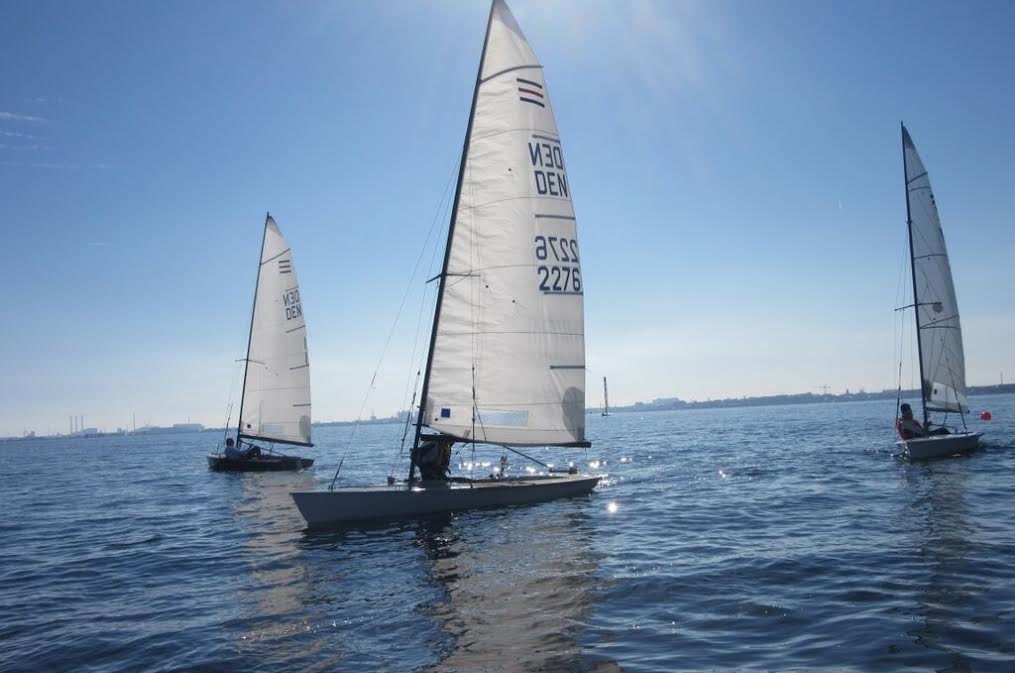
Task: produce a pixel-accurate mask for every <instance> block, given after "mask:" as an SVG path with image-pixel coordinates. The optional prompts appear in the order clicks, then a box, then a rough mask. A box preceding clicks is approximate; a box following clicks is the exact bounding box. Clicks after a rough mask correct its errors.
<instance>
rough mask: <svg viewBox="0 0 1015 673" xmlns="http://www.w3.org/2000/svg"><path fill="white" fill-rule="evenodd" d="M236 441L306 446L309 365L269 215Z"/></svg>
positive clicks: (292, 285) (291, 274) (286, 263)
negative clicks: (248, 440) (263, 441)
mask: <svg viewBox="0 0 1015 673" xmlns="http://www.w3.org/2000/svg"><path fill="white" fill-rule="evenodd" d="M239 436H240V437H245V438H248V439H262V440H267V441H272V442H282V443H287V444H304V445H308V446H309V445H310V362H309V360H308V359H307V337H306V324H305V323H304V319H303V304H302V303H301V302H300V288H299V282H298V281H297V279H296V266H295V264H294V263H293V258H292V252H291V251H290V249H289V245H288V244H287V243H286V241H285V238H283V236H282V232H281V231H279V229H278V225H276V224H275V220H274V219H272V217H271V216H270V215H269V216H268V217H267V220H266V221H265V224H264V241H263V243H262V244H261V265H260V267H259V269H258V273H257V289H256V291H255V294H254V312H253V316H252V317H251V323H250V343H249V345H248V347H247V360H246V371H245V373H244V376H243V402H242V404H241V407H240V425H239Z"/></svg>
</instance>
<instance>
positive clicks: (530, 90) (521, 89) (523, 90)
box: [518, 87, 543, 98]
mask: <svg viewBox="0 0 1015 673" xmlns="http://www.w3.org/2000/svg"><path fill="white" fill-rule="evenodd" d="M518 90H519V91H521V92H522V93H527V94H529V95H530V96H539V97H540V98H542V97H543V94H541V93H539V92H538V91H533V90H532V89H523V88H521V87H518Z"/></svg>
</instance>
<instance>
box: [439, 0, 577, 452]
mask: <svg viewBox="0 0 1015 673" xmlns="http://www.w3.org/2000/svg"><path fill="white" fill-rule="evenodd" d="M460 172H461V175H460V186H459V189H458V191H457V192H456V201H455V207H454V212H453V214H452V218H453V220H452V222H453V227H451V230H452V231H451V233H450V235H449V242H448V249H447V253H446V262H445V268H444V270H443V272H442V288H441V293H440V303H439V307H438V310H437V312H436V314H435V325H434V332H433V334H434V336H433V340H432V350H431V355H430V359H429V362H428V377H427V380H426V381H425V384H424V388H425V397H424V399H423V400H422V407H421V414H420V424H421V426H427V427H430V428H431V429H433V430H436V431H438V432H440V433H442V434H445V435H449V436H453V437H457V438H459V439H463V440H468V441H479V442H488V443H492V444H505V445H527V446H533V445H574V444H575V443H576V442H583V441H584V437H585V371H584V367H585V337H584V334H585V325H584V285H583V277H582V274H581V262H580V259H581V254H580V250H579V248H578V239H577V231H576V221H575V214H574V209H573V206H572V203H571V185H570V182H569V180H568V176H567V171H566V168H565V163H564V154H563V149H562V147H561V143H560V135H559V133H558V132H557V125H556V121H555V119H554V116H553V110H552V107H551V104H550V97H549V91H548V89H547V85H546V82H545V80H544V78H543V68H542V65H540V64H539V61H538V59H537V58H536V56H535V54H534V53H533V51H532V49H531V48H530V47H529V45H528V42H527V41H526V40H525V37H524V35H523V34H522V32H521V30H520V29H519V28H518V25H517V23H516V22H515V20H514V17H513V16H512V15H511V12H510V10H508V8H507V6H506V5H505V4H504V3H503V2H501V1H500V0H494V2H493V5H492V6H491V12H490V21H489V24H488V27H487V36H486V41H485V44H484V51H483V57H482V60H481V64H480V71H479V74H478V77H477V84H476V91H475V96H474V101H473V110H472V114H471V116H470V120H469V129H468V131H467V138H466V145H465V148H464V151H463V160H462V166H461V171H460ZM452 276H453V277H455V280H454V282H447V281H448V279H449V278H450V277H452Z"/></svg>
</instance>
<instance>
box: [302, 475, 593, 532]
mask: <svg viewBox="0 0 1015 673" xmlns="http://www.w3.org/2000/svg"><path fill="white" fill-rule="evenodd" d="M599 479H600V478H599V477H586V476H559V477H558V476H549V477H514V478H505V479H487V480H476V481H469V482H464V483H463V482H417V483H415V484H413V485H412V486H411V487H410V486H409V485H407V484H398V485H394V486H374V487H361V488H341V489H335V490H333V491H307V492H297V493H292V497H293V500H295V501H296V506H297V507H298V508H299V510H300V514H302V515H303V518H304V519H306V521H307V524H308V525H309V526H310V527H311V528H323V527H328V526H337V525H341V524H345V523H350V522H357V521H367V520H370V519H412V518H417V517H423V516H427V515H430V514H439V513H443V512H458V511H464V510H470V509H483V508H489V507H506V506H510V505H525V504H529V503H537V502H545V501H548V500H556V499H557V498H570V497H574V496H580V495H587V494H589V493H591V492H592V489H593V488H595V486H596V484H598V483H599Z"/></svg>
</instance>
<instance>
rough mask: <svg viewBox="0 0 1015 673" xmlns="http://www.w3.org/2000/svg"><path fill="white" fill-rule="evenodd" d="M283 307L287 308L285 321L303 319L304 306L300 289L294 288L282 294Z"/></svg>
mask: <svg viewBox="0 0 1015 673" xmlns="http://www.w3.org/2000/svg"><path fill="white" fill-rule="evenodd" d="M282 305H283V306H284V307H285V319H286V320H295V319H296V318H302V317H303V306H302V305H301V304H300V289H299V288H298V287H294V288H293V289H291V290H286V291H285V292H284V293H283V294H282Z"/></svg>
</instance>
